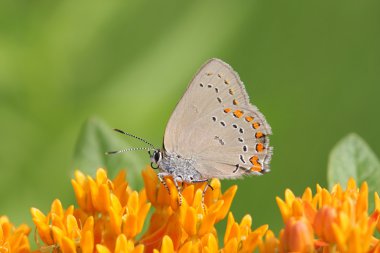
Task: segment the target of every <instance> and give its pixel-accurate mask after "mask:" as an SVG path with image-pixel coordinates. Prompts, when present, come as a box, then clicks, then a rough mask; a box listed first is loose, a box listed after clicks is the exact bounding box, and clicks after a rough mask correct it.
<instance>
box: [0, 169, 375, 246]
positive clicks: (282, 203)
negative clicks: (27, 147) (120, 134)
mask: <svg viewBox="0 0 380 253" xmlns="http://www.w3.org/2000/svg"><path fill="white" fill-rule="evenodd" d="M143 179H144V183H145V188H144V189H143V190H141V191H140V192H137V191H134V190H132V189H131V188H130V187H129V186H128V183H127V182H126V180H125V172H124V171H120V173H119V174H118V175H117V176H116V178H115V179H113V180H110V179H109V178H108V176H107V173H106V171H105V170H103V169H99V170H98V171H97V173H96V177H95V178H92V177H90V176H85V175H84V174H83V173H81V172H79V171H77V172H75V179H73V180H72V185H73V188H74V191H75V195H76V199H77V203H78V207H77V208H75V207H74V206H69V207H68V208H63V207H62V204H61V202H60V201H59V200H55V201H53V203H52V205H51V209H50V212H48V213H47V214H46V215H45V214H44V213H42V212H41V211H40V210H38V209H36V208H32V209H31V213H32V217H33V221H34V223H35V225H36V230H37V234H36V235H35V237H36V238H37V239H35V240H36V243H37V245H38V247H39V248H38V251H36V252H63V253H75V252H81V253H93V252H98V253H111V252H124V253H143V252H153V253H174V252H177V253H188V252H191V253H197V252H199V253H200V252H202V253H219V252H220V253H235V252H240V253H249V252H254V251H255V250H256V251H259V252H263V253H275V252H278V253H285V252H308V253H309V252H310V253H314V252H315V253H317V252H318V253H319V252H323V253H328V252H331V253H332V252H334V253H338V252H340V253H346V252H347V253H351V252H352V253H380V240H379V239H378V238H376V237H375V236H374V234H375V231H376V229H377V231H378V232H380V221H379V216H380V198H379V196H378V194H377V193H376V194H375V205H376V206H375V211H373V212H372V213H370V214H369V213H368V186H367V183H365V182H364V183H363V184H362V185H361V186H360V188H358V187H357V186H356V183H355V181H354V180H353V179H350V180H349V182H348V184H347V188H346V189H345V190H343V189H342V187H341V186H340V185H339V184H338V185H335V186H334V187H333V189H332V191H331V192H329V191H328V190H327V189H324V188H322V187H320V186H319V185H317V190H316V193H315V194H314V195H313V193H312V191H311V189H310V188H307V189H306V190H305V192H304V193H303V195H302V196H301V197H296V196H295V195H294V194H293V193H292V192H291V191H290V190H286V191H285V198H284V200H282V199H280V198H277V204H278V206H279V208H280V211H281V215H282V218H283V221H284V228H283V229H282V230H281V231H280V233H279V236H278V237H276V236H275V235H274V233H273V232H272V231H271V230H268V226H267V225H263V226H261V227H259V228H256V229H254V230H252V228H251V226H252V219H251V216H249V215H246V216H244V217H243V219H242V220H241V222H240V223H238V222H236V221H235V219H234V217H233V215H232V213H231V212H230V213H229V209H230V206H231V203H232V200H233V198H234V196H235V193H236V190H237V186H236V185H235V186H232V187H231V188H229V189H228V190H226V191H225V192H224V193H222V191H221V184H220V181H219V180H216V179H214V180H212V181H211V182H210V185H211V187H209V189H208V190H207V192H206V193H205V196H204V202H203V201H202V192H203V189H204V187H205V186H206V185H205V184H206V183H202V184H184V185H183V186H182V192H181V193H182V194H181V195H182V204H181V205H179V201H178V200H179V194H178V192H177V189H176V187H175V185H174V183H173V181H172V179H171V178H167V186H168V188H169V191H170V192H169V193H168V191H167V189H166V188H165V187H164V186H163V185H162V184H160V182H159V180H158V178H157V175H156V173H155V172H154V171H153V170H152V169H151V168H148V169H146V170H144V171H143ZM151 205H152V206H153V207H154V210H153V211H152V213H151V217H150V222H149V224H148V226H147V228H145V229H144V223H145V221H146V220H147V217H148V212H149V210H150V209H151V208H150V207H151ZM152 209H153V208H152ZM227 216H228V218H227V227H226V231H225V234H224V239H223V243H219V242H218V235H217V231H216V229H215V224H216V223H217V222H219V221H220V220H222V219H225V218H226V217H227ZM29 232H30V229H29V228H28V227H27V226H26V225H22V226H20V227H18V228H15V227H14V226H13V225H12V224H11V223H10V222H9V221H8V219H7V217H5V216H1V217H0V253H3V252H4V253H13V252H16V253H29V252H31V251H30V246H29V242H28V238H27V236H28V234H29ZM221 244H223V245H224V246H223V247H220V245H221Z"/></svg>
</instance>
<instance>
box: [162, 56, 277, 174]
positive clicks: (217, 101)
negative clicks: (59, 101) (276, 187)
mask: <svg viewBox="0 0 380 253" xmlns="http://www.w3.org/2000/svg"><path fill="white" fill-rule="evenodd" d="M270 134H271V128H270V126H269V124H268V123H267V122H266V120H265V118H264V116H263V115H262V114H261V113H260V112H259V111H258V109H257V108H256V107H255V106H253V105H251V104H250V102H249V97H248V95H247V92H246V91H245V88H244V85H243V83H242V82H241V81H240V79H239V76H238V75H237V73H235V72H234V71H233V69H232V68H231V67H230V66H229V65H228V64H226V63H224V62H223V61H221V60H218V59H212V60H210V61H208V62H207V63H206V64H205V65H203V67H202V68H201V69H200V70H199V71H198V73H197V74H196V75H195V77H194V78H193V80H192V81H191V83H190V85H189V86H188V88H187V90H186V92H185V94H184V96H183V97H182V99H181V100H180V102H179V103H178V105H177V107H176V109H175V110H174V112H173V114H172V116H171V118H170V120H169V123H168V125H167V127H166V130H165V136H164V147H165V152H168V153H175V154H177V155H180V156H181V157H184V158H188V159H192V160H194V161H195V164H196V169H197V170H198V171H199V172H200V173H201V174H202V175H203V176H204V177H206V178H212V177H218V178H236V177H240V176H242V175H244V174H257V173H261V172H265V171H266V170H268V168H269V161H270V158H271V147H269V138H268V135H270Z"/></svg>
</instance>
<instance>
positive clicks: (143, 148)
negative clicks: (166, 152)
mask: <svg viewBox="0 0 380 253" xmlns="http://www.w3.org/2000/svg"><path fill="white" fill-rule="evenodd" d="M113 130H114V131H116V132H119V133H121V134H125V135H127V136H129V137H132V138H135V139H137V140H139V141H142V142H144V143H145V144H148V145H149V146H150V147H142V148H126V149H122V150H116V151H109V152H106V155H114V154H119V153H123V152H128V151H135V150H155V149H156V148H155V147H154V146H153V144H152V143H150V142H148V141H147V140H144V139H143V138H140V137H137V136H136V135H133V134H130V133H127V132H124V131H123V130H120V129H116V128H114V129H113Z"/></svg>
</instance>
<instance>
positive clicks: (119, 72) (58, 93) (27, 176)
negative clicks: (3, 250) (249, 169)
mask: <svg viewBox="0 0 380 253" xmlns="http://www.w3.org/2000/svg"><path fill="white" fill-rule="evenodd" d="M379 13H380V1H375V0H373V1H353V0H344V1H343V0H341V1H330V0H321V1H273V0H271V1H268V0H265V1H264V0H263V1H228V2H227V1H186V2H185V1H182V2H181V3H180V2H179V1H177V2H174V1H173V2H165V1H134V2H132V1H124V2H119V1H84V2H78V1H2V2H1V4H0V173H1V174H0V214H6V215H8V216H9V217H10V218H11V220H12V221H14V222H15V223H16V224H20V223H21V222H28V223H29V224H30V223H31V217H30V214H29V208H30V207H32V206H34V207H38V208H40V209H41V210H43V211H44V212H47V211H48V209H49V206H50V204H51V202H52V201H53V200H54V199H55V198H59V199H60V200H62V202H63V203H64V206H65V207H67V206H68V205H69V204H71V203H74V200H73V190H72V187H71V184H70V178H71V177H72V171H73V169H74V168H73V167H74V163H73V154H74V149H75V144H76V140H77V138H78V135H79V133H80V129H81V126H82V125H83V123H84V122H85V121H86V120H87V119H88V118H90V117H91V116H97V117H99V118H101V119H102V120H104V121H105V122H106V123H107V124H108V125H109V127H110V131H111V128H112V127H117V128H121V129H124V130H126V131H129V132H131V133H134V134H136V135H138V136H141V137H144V138H146V139H148V140H150V141H151V142H153V143H154V144H155V145H156V146H159V145H161V142H162V136H163V132H164V129H165V125H166V122H167V120H168V118H169V116H170V114H171V112H172V111H173V109H174V106H175V105H176V103H177V102H178V100H179V99H180V97H181V96H182V94H183V92H184V91H185V88H186V86H187V84H188V82H189V81H190V80H191V78H192V76H193V75H194V73H195V72H196V71H197V69H198V68H199V67H200V66H201V64H203V63H204V62H205V61H206V60H207V59H209V58H212V57H218V58H221V59H223V60H224V61H226V62H228V63H229V64H230V65H232V66H233V68H234V69H235V70H236V71H237V72H238V73H239V74H240V77H241V79H242V80H243V82H244V83H245V84H246V88H247V90H248V93H249V94H250V97H251V102H252V103H254V104H255V105H257V106H258V107H259V108H260V109H261V111H262V112H263V113H264V114H265V115H266V117H267V120H268V122H269V123H270V124H271V126H272V129H273V133H274V135H273V136H272V138H271V143H272V145H273V146H274V156H273V160H272V166H271V169H272V172H271V173H269V174H267V175H265V176H263V177H254V178H246V179H244V180H238V181H228V180H227V181H223V187H224V188H225V189H226V188H227V186H229V185H232V184H238V185H239V190H238V192H237V196H236V197H235V200H234V202H233V205H232V208H231V209H232V211H233V213H234V214H235V217H236V218H237V219H239V220H240V219H241V218H242V216H243V215H244V214H246V213H250V214H251V215H252V216H253V223H254V225H253V226H254V227H257V226H259V225H261V224H265V223H268V224H269V225H270V227H271V228H272V229H274V230H275V231H278V229H279V228H280V227H281V226H282V220H281V215H280V213H279V211H278V208H277V205H276V202H275V197H276V196H280V197H283V194H284V190H285V189H286V188H290V189H292V190H293V191H294V192H295V193H296V194H301V193H302V192H303V190H304V188H305V187H307V186H311V187H312V189H313V190H314V189H315V184H316V183H320V184H321V185H323V186H326V167H327V160H328V154H329V151H330V150H331V148H332V147H333V145H334V144H335V143H336V142H337V141H338V140H339V139H341V138H342V137H343V136H345V135H346V134H347V133H349V132H352V131H353V132H357V133H359V134H360V135H361V136H362V137H363V138H364V139H366V140H367V141H368V143H369V144H370V146H371V147H372V148H373V149H374V150H375V152H376V153H379V150H380V135H379V130H380V128H379V123H380V119H379V106H380V98H379V94H380V82H379V81H380V46H379V45H380V29H379V24H380V14H379ZM117 137H118V138H120V139H121V140H122V141H124V140H125V142H128V141H130V140H129V139H127V138H124V137H123V136H117ZM133 145H134V146H141V144H140V143H135V142H133ZM115 148H116V149H117V148H122V147H115ZM123 156H125V158H126V159H128V157H135V156H139V158H141V159H140V160H141V161H140V162H137V164H139V165H135V166H137V169H139V168H143V167H145V165H146V164H148V163H149V158H148V156H147V154H146V153H145V152H140V153H139V152H136V153H129V154H124V155H123ZM131 159H132V158H131ZM134 159H135V158H134ZM119 167H120V168H122V167H123V164H119ZM94 169H95V168H94ZM117 169H119V168H112V170H117ZM130 169H134V170H136V168H130Z"/></svg>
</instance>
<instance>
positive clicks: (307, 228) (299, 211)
mask: <svg viewBox="0 0 380 253" xmlns="http://www.w3.org/2000/svg"><path fill="white" fill-rule="evenodd" d="M375 203H376V209H375V211H374V212H373V213H372V214H368V186H367V183H366V182H364V183H363V184H362V185H361V187H360V189H358V188H357V187H356V183H355V181H354V180H353V179H350V180H349V181H348V183H347V188H346V190H343V189H342V188H341V186H340V185H339V184H337V185H335V186H334V187H333V189H332V191H331V192H329V191H328V190H327V189H324V188H322V187H320V186H319V185H317V193H316V194H315V195H314V196H313V195H312V192H311V190H310V188H307V189H306V190H305V192H304V193H303V195H302V197H301V198H297V197H295V196H294V194H293V193H292V192H291V191H290V190H286V191H285V200H282V199H280V198H277V204H278V206H279V208H280V211H281V214H282V217H283V220H284V223H285V228H284V229H283V230H282V231H281V232H280V246H278V245H276V244H272V245H273V248H272V249H270V248H268V245H269V243H267V242H266V241H264V242H262V246H261V248H263V249H265V250H266V251H265V252H273V251H274V250H276V248H277V247H280V248H281V249H282V250H283V251H284V252H287V251H299V252H322V251H324V252H325V251H326V252H330V251H334V252H357V253H360V252H380V244H379V241H378V239H376V238H375V237H374V236H373V235H374V231H375V228H376V225H378V220H379V218H378V217H379V214H380V201H379V197H378V195H377V194H376V196H375ZM266 240H268V239H266ZM271 250H273V251H271Z"/></svg>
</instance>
